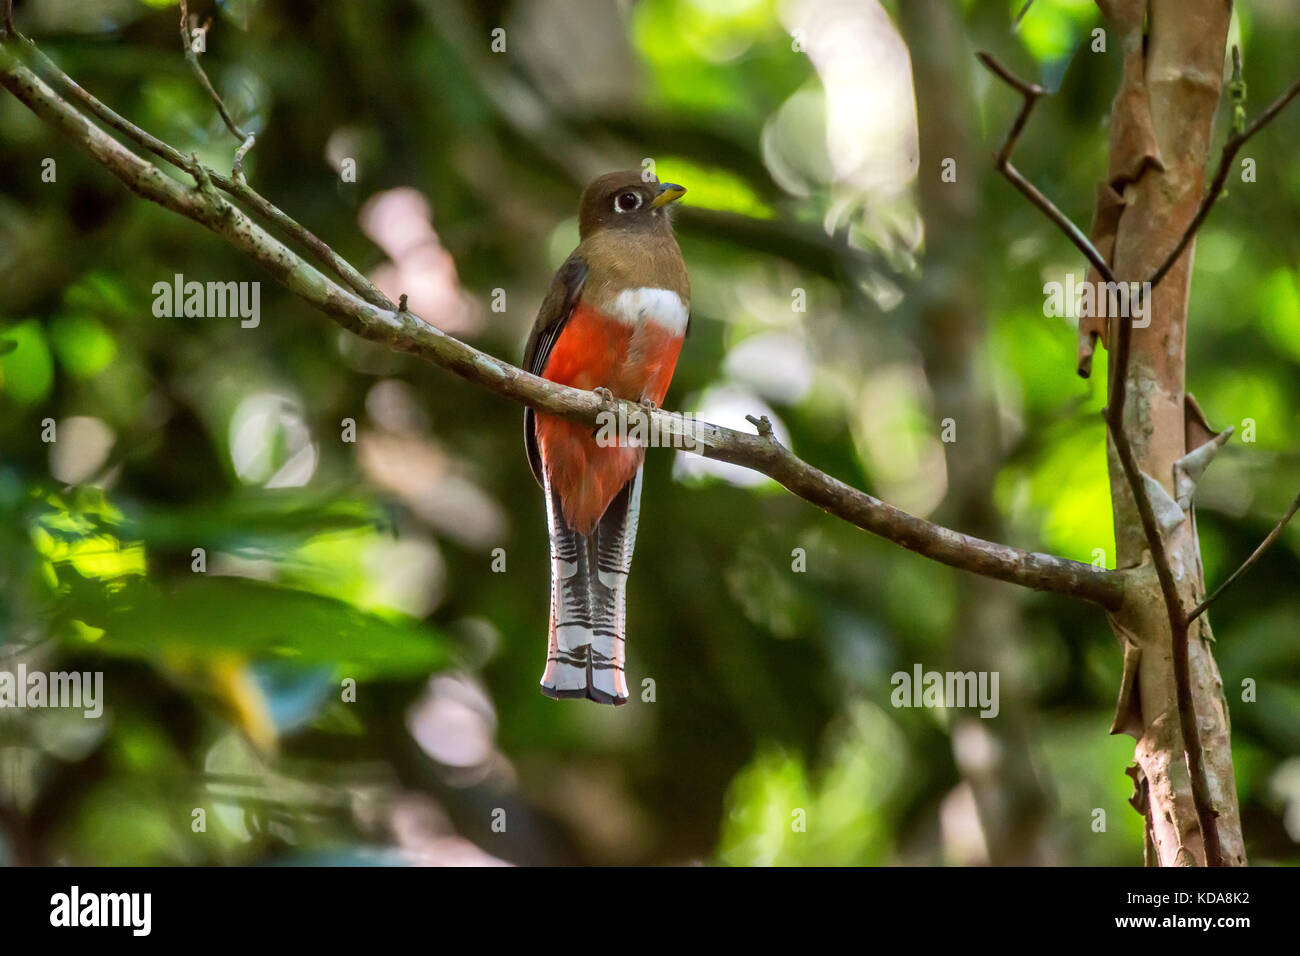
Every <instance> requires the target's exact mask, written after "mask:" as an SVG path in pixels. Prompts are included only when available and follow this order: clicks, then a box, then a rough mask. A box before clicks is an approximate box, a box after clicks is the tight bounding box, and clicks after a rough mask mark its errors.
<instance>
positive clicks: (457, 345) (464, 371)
mask: <svg viewBox="0 0 1300 956" xmlns="http://www.w3.org/2000/svg"><path fill="white" fill-rule="evenodd" d="M14 46H15V44H10V43H6V42H0V84H2V85H3V86H5V87H6V88H7V89H8V90H9V91H10V92H11V93H13V95H14V96H16V97H17V98H18V99H19V100H20V101H22V102H23V103H24V104H26V105H27V107H28V108H30V109H31V110H32V111H33V112H34V113H36V115H37V116H39V117H40V118H41V119H43V120H44V121H46V122H47V123H48V124H49V125H51V126H52V127H54V128H55V129H57V130H58V131H59V132H60V133H61V134H62V135H64V136H65V137H66V138H68V139H69V140H71V141H72V142H73V143H74V144H76V145H77V146H79V147H80V148H81V149H83V150H85V151H86V152H88V153H89V154H90V155H91V156H92V157H93V158H94V159H95V160H96V161H97V162H98V163H99V164H100V165H101V166H103V167H104V168H105V169H106V170H108V171H109V172H110V173H112V174H113V175H114V176H116V177H117V178H118V179H119V180H121V181H122V183H123V184H125V185H126V187H127V188H128V189H130V190H131V191H132V192H134V193H136V194H137V195H140V196H142V197H143V198H145V199H148V200H150V201H152V202H156V203H158V204H159V205H162V206H164V207H165V208H167V209H169V210H171V211H172V212H175V213H177V214H178V215H181V216H184V217H186V218H188V219H191V220H193V221H195V222H197V223H199V224H201V225H203V226H206V227H207V228H208V229H210V230H212V231H213V232H215V233H217V234H218V235H220V236H222V237H223V238H224V239H226V240H227V242H229V243H230V244H231V245H232V246H233V247H234V248H236V249H238V250H239V251H240V252H242V253H243V254H245V255H246V256H248V257H249V258H250V259H252V260H253V261H255V262H256V263H258V264H259V265H260V266H262V267H263V268H264V269H266V270H267V271H269V272H270V273H271V275H272V276H274V277H275V278H276V279H277V280H278V281H279V282H281V283H282V284H283V285H284V286H285V287H287V288H288V289H289V290H290V291H292V292H293V293H295V294H296V295H298V296H299V297H300V298H302V299H304V300H305V301H307V302H308V303H310V304H311V305H313V306H315V307H316V308H317V309H319V310H321V311H322V312H324V313H325V314H327V315H328V316H330V317H331V318H332V319H334V320H335V321H336V322H338V323H339V324H340V325H342V326H343V327H344V328H347V329H349V330H350V331H352V332H354V333H356V334H358V335H360V336H362V337H364V338H368V339H371V340H374V341H378V342H382V343H385V344H387V345H388V346H390V347H392V348H394V349H396V350H400V351H404V352H408V353H410V354H412V355H415V356H417V357H419V358H421V359H424V360H426V361H428V362H431V363H433V364H434V365H438V366H440V367H442V368H444V369H447V370H448V371H451V372H453V373H455V374H456V375H458V376H460V377H461V378H463V379H466V380H467V381H470V382H473V383H475V384H478V385H480V386H482V387H485V388H487V389H489V390H490V391H493V392H496V393H497V394H499V395H502V396H504V397H506V398H509V399H512V400H514V401H516V402H520V403H522V404H525V405H528V406H530V407H532V408H534V409H537V410H538V411H544V412H548V413H551V414H554V415H558V416H560V417H563V418H565V419H568V420H571V421H576V422H581V423H583V424H586V425H589V426H593V427H594V426H595V425H596V424H597V423H598V415H599V413H600V412H601V411H602V410H606V411H607V410H608V409H607V408H606V405H605V403H604V402H602V400H601V399H600V398H599V397H598V396H596V395H595V394H593V393H591V392H584V391H580V390H578V389H574V388H569V387H567V386H563V385H558V384H556V383H554V382H550V381H547V380H545V379H542V378H539V377H537V376H535V375H531V374H529V373H528V372H525V371H523V370H522V369H519V368H516V367H515V366H513V365H510V364H508V363H506V362H503V361H501V360H499V359H496V358H494V357H492V356H490V355H487V354H486V353H484V352H480V351H479V350H478V349H475V348H473V347H472V346H470V345H467V344H465V343H463V342H460V341H458V340H457V339H455V338H453V337H451V336H449V335H447V334H445V333H444V332H442V331H441V330H439V329H437V328H436V327H434V326H433V325H431V324H429V323H428V322H426V321H424V320H423V319H421V318H420V317H419V316H417V315H415V314H414V313H412V312H409V311H406V310H401V309H395V308H393V306H392V303H391V302H389V303H387V305H379V304H376V303H374V302H371V301H368V300H367V298H363V297H361V296H360V295H359V294H358V293H356V292H353V291H350V290H349V289H346V288H344V287H342V286H341V285H339V284H338V283H336V282H335V281H334V280H332V279H330V278H329V277H328V276H326V275H324V274H322V273H321V272H320V271H318V270H317V269H316V268H315V267H313V266H312V265H311V264H309V263H308V262H306V261H304V260H303V259H301V258H300V257H299V256H298V255H297V254H296V253H294V252H293V251H292V250H291V249H289V248H288V247H287V246H286V245H285V244H284V243H283V242H281V241H280V240H279V239H277V238H276V237H275V236H274V235H272V234H270V233H269V232H267V231H266V230H264V229H263V228H262V227H261V226H259V225H258V224H257V223H256V222H254V221H253V220H252V219H250V218H249V217H248V216H247V214H246V213H245V212H244V211H243V210H242V209H241V208H240V207H239V206H238V205H236V204H233V203H231V202H229V201H227V200H226V199H225V198H223V197H222V195H221V193H220V192H218V188H221V189H224V190H225V191H226V192H227V193H230V194H233V195H236V196H239V197H240V198H245V199H249V198H250V197H252V196H257V194H256V193H255V192H254V191H252V190H251V189H250V188H249V187H247V186H246V185H245V186H244V187H243V188H242V189H241V188H239V186H238V184H233V183H232V184H229V186H227V185H226V184H223V182H222V179H221V177H219V176H217V175H216V174H215V173H213V172H212V171H211V170H208V169H207V168H206V167H204V166H203V165H202V164H200V163H199V162H198V161H197V160H196V159H193V158H186V157H184V156H183V155H182V154H181V153H180V152H179V151H178V150H175V149H174V148H172V147H170V146H167V145H166V144H163V143H161V141H158V140H156V139H154V138H153V137H150V136H148V134H145V133H144V132H143V131H141V130H138V129H137V128H135V127H133V126H131V125H130V124H128V123H127V122H126V121H125V120H123V119H122V118H121V117H119V116H117V114H115V113H112V111H110V110H108V109H107V107H104V106H103V105H102V104H99V106H98V107H96V106H93V105H91V103H97V102H98V101H95V100H94V99H93V97H89V94H85V93H84V91H82V92H81V93H80V94H76V95H74V97H73V98H74V99H75V100H76V101H78V102H80V103H82V104H83V105H84V106H86V107H87V108H88V109H89V111H90V112H92V113H93V114H94V115H96V116H99V117H100V118H101V119H104V120H105V122H107V123H108V125H110V126H111V127H112V128H114V129H117V130H118V131H119V132H122V133H124V134H125V135H127V136H128V137H129V138H131V139H132V140H133V141H135V142H137V143H141V144H146V143H147V144H148V146H147V148H148V149H150V151H152V152H154V153H155V154H157V155H160V156H162V157H163V158H165V159H167V161H168V162H172V163H173V164H175V165H177V166H178V167H180V168H182V169H185V170H186V171H188V172H190V173H191V175H193V176H194V177H195V180H196V182H197V186H196V187H189V186H186V185H184V184H182V183H180V182H178V181H177V180H175V179H173V178H172V177H170V176H168V175H166V174H165V173H163V172H162V171H161V170H160V169H158V168H157V167H156V166H155V165H153V164H152V163H150V162H148V161H146V160H144V159H143V158H141V157H139V156H137V155H136V154H135V153H133V152H132V151H131V150H129V149H127V148H126V147H125V146H123V145H122V144H121V143H120V142H119V141H118V140H117V139H115V138H114V137H113V136H111V135H109V134H108V133H107V132H106V131H104V130H103V129H101V128H100V127H98V126H96V125H95V124H94V123H92V122H91V121H90V120H89V119H88V118H87V117H86V116H85V115H84V114H83V113H82V112H81V111H79V110H78V109H77V108H76V107H75V106H74V105H72V103H70V102H68V101H67V100H66V99H64V98H63V97H61V96H60V95H59V94H58V93H56V92H55V90H54V89H51V87H50V86H49V85H47V83H46V82H45V81H44V80H43V79H42V78H41V77H39V76H37V75H36V74H35V73H34V72H33V71H32V70H31V69H30V68H29V67H28V66H27V65H25V64H24V63H23V62H21V60H20V59H19V58H18V57H17V56H15V55H14ZM46 62H47V63H48V61H46ZM52 66H53V65H52V64H50V65H49V68H52ZM54 72H55V73H59V71H57V69H56V70H55V71H54ZM54 82H55V83H56V85H58V86H59V87H60V88H63V89H69V90H73V89H75V90H79V89H80V88H79V87H76V85H75V84H73V83H72V81H71V80H68V79H67V78H66V77H63V78H62V79H61V80H60V79H54ZM105 116H111V117H113V118H114V119H105ZM258 198H259V199H260V197H258ZM250 201H252V200H251V199H250ZM262 202H263V203H265V200H262ZM266 205H267V206H269V203H267V204H266ZM271 208H274V207H271ZM277 212H278V211H277ZM281 215H283V214H281ZM284 219H286V220H288V217H284ZM288 222H290V223H292V220H288ZM277 224H279V222H277ZM293 225H295V226H296V224H293ZM298 228H299V229H301V227H298ZM290 231H291V232H292V230H290ZM321 245H324V244H323V243H322V244H321ZM325 249H326V250H328V247H325ZM325 258H326V259H327V261H329V262H330V263H331V264H334V263H336V262H342V260H341V259H340V258H339V257H337V255H335V254H333V253H332V252H330V254H329V256H328V257H325ZM349 268H350V267H349ZM335 271H339V270H338V269H337V268H336V270H335ZM354 271H355V270H354ZM385 301H387V300H385ZM618 404H619V411H620V413H621V414H623V415H625V416H627V417H628V420H630V421H633V420H636V416H638V415H645V414H649V415H650V416H651V418H652V425H653V426H654V427H655V428H657V429H659V434H660V435H661V436H664V440H663V442H661V443H663V444H672V445H673V446H674V447H685V449H686V450H689V451H693V452H695V453H697V454H701V455H703V456H705V457H708V458H715V459H718V460H720V461H727V462H731V463H732V464H736V465H740V466H742V467H745V468H749V469H751V470H753V471H756V472H759V473H760V474H764V475H767V476H768V477H770V478H772V479H773V480H775V481H777V482H779V483H780V484H781V485H782V486H784V487H785V488H787V489H788V490H789V491H791V492H792V493H793V494H795V495H797V496H799V497H801V498H803V499H804V500H806V501H809V502H811V503H812V504H815V505H817V506H818V507H820V508H822V509H823V510H824V511H826V512H827V513H829V514H831V515H834V516H836V517H839V518H842V519H843V520H845V521H847V522H849V523H851V524H853V525H855V526H856V527H859V528H862V529H863V530H866V531H869V532H871V533H873V534H877V535H880V536H881V537H885V538H888V539H889V540H891V541H894V542H895V543H897V544H899V545H901V546H903V547H905V548H908V549H909V550H912V551H915V552H917V553H918V554H921V555H923V556H925V557H928V558H931V559H933V560H936V561H940V562H942V563H944V564H948V565H950V566H952V567H956V568H960V569H963V570H967V571H971V572H973V573H976V574H981V575H984V576H987V577H992V578H996V579H998V580H1002V581H1007V582H1010V583H1014V584H1019V585H1022V586H1024V587H1030V588H1035V589H1038V590H1045V591H1052V592H1055V593H1059V594H1066V595H1070V596H1072V597H1075V598H1079V599H1081V600H1086V601H1090V602H1092V603H1095V604H1098V605H1101V606H1102V607H1105V608H1107V609H1111V610H1114V609H1116V608H1118V607H1119V605H1120V604H1121V603H1122V601H1123V589H1124V583H1125V576H1124V575H1123V574H1121V573H1119V572H1114V571H1107V570H1105V569H1103V568H1096V567H1093V566H1092V565H1089V564H1083V563H1081V562H1077V561H1070V560H1067V559H1064V558H1059V557H1054V556H1052V555H1047V554H1039V553H1035V552H1029V551H1024V550H1021V549H1018V548H1012V547H1009V546H1007V545H1002V544H996V543H994V542H989V541H984V540H982V539H979V538H976V537H972V536H970V535H965V534H962V533H960V532H957V531H953V530H950V529H948V528H944V527H941V526H939V525H936V524H933V523H931V522H929V521H926V520H924V519H922V518H918V517H916V516H914V515H911V514H908V513H906V512H904V511H901V510H899V509H898V508H895V507H893V506H892V505H889V504H887V503H885V502H882V501H880V500H878V499H876V498H874V497H872V496H871V495H868V494H866V493H864V492H862V491H859V490H857V489H855V488H852V487H850V486H849V485H846V484H845V483H843V482H841V481H839V480H837V479H835V478H832V477H831V476H829V475H826V474H824V473H823V472H821V471H819V470H817V469H816V468H814V467H812V466H811V465H809V464H808V463H807V462H804V461H802V460H801V459H799V458H798V457H796V456H795V455H794V454H793V453H791V452H790V451H789V450H788V449H786V448H784V447H783V446H782V445H781V444H780V443H779V442H777V441H776V440H775V438H773V437H772V436H770V435H750V434H744V433H741V432H737V431H733V430H731V429H728V428H722V427H719V426H717V425H712V424H709V423H707V422H698V421H695V420H693V419H689V418H686V417H683V416H681V415H678V414H674V413H669V412H664V411H660V410H655V411H653V412H647V411H646V410H645V409H643V408H642V407H641V406H639V405H636V404H635V403H632V402H619V403H618Z"/></svg>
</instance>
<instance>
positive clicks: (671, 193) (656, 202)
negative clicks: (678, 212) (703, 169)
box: [650, 183, 686, 209]
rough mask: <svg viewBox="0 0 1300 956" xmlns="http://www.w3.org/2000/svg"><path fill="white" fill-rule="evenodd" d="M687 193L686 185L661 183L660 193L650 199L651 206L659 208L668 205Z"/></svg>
mask: <svg viewBox="0 0 1300 956" xmlns="http://www.w3.org/2000/svg"><path fill="white" fill-rule="evenodd" d="M685 195H686V187H685V186H678V185H677V184H676V183H660V184H659V195H658V196H655V198H654V199H652V200H650V208H651V209H658V208H659V207H660V206H666V205H668V204H669V203H670V202H676V201H677V200H679V199H681V198H682V197H683V196H685Z"/></svg>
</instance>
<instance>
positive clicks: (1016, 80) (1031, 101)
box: [976, 53, 1115, 282]
mask: <svg viewBox="0 0 1300 956" xmlns="http://www.w3.org/2000/svg"><path fill="white" fill-rule="evenodd" d="M976 56H977V57H978V58H979V61H980V62H981V63H983V64H984V66H985V67H987V68H988V70H989V72H991V73H993V74H994V75H996V76H997V77H998V78H999V79H1001V80H1002V81H1003V82H1004V83H1006V84H1007V85H1008V86H1010V87H1012V88H1013V89H1015V90H1017V91H1019V93H1020V95H1021V96H1023V97H1024V102H1023V103H1022V104H1021V106H1020V112H1019V113H1017V114H1016V118H1015V121H1014V122H1013V123H1012V124H1011V129H1009V130H1008V131H1007V137H1006V139H1005V140H1003V142H1002V148H1001V149H1000V150H998V153H997V155H996V156H995V157H994V158H993V166H994V168H995V169H997V171H998V172H1000V173H1001V174H1002V175H1003V176H1005V177H1006V178H1007V179H1009V180H1010V181H1011V184H1012V185H1013V186H1015V187H1016V188H1017V189H1019V190H1020V191H1021V192H1022V193H1023V194H1024V196H1025V198H1026V199H1028V200H1029V201H1030V202H1031V203H1033V204H1034V205H1035V206H1037V207H1038V208H1039V209H1040V210H1042V213H1043V215H1045V216H1046V217H1047V218H1048V219H1050V220H1052V222H1054V223H1056V225H1057V227H1058V228H1059V229H1060V230H1061V231H1062V232H1063V233H1065V235H1066V238H1068V239H1069V240H1070V241H1071V242H1072V243H1074V245H1075V247H1076V248H1077V249H1078V250H1079V251H1080V252H1082V253H1083V254H1084V256H1085V257H1086V258H1087V260H1088V261H1089V262H1091V263H1092V264H1093V266H1094V267H1095V268H1096V269H1097V271H1098V272H1100V273H1101V275H1102V278H1104V279H1105V280H1106V281H1107V282H1114V281H1115V273H1113V272H1111V269H1110V263H1109V262H1107V261H1106V259H1105V257H1104V256H1102V254H1101V253H1100V252H1098V251H1097V247H1096V246H1094V245H1093V244H1092V240H1091V239H1089V238H1088V236H1087V235H1086V234H1085V233H1084V231H1083V230H1082V229H1080V228H1079V227H1078V226H1076V225H1075V224H1074V223H1073V222H1071V221H1070V217H1069V216H1067V215H1066V214H1065V213H1063V212H1061V210H1060V209H1058V208H1056V206H1055V204H1053V202H1052V201H1051V200H1050V199H1048V198H1047V197H1046V196H1044V195H1043V194H1042V193H1041V192H1040V191H1039V189H1038V187H1037V186H1035V185H1034V184H1033V183H1031V182H1030V181H1029V180H1027V179H1026V178H1025V177H1024V176H1022V175H1021V174H1020V170H1018V169H1016V167H1015V166H1013V165H1011V154H1012V152H1013V151H1014V150H1015V148H1016V142H1017V141H1018V140H1019V139H1020V134H1021V132H1022V131H1023V130H1024V128H1025V124H1026V123H1027V122H1029V114H1030V113H1032V112H1033V111H1034V106H1035V104H1037V102H1038V98H1039V97H1040V96H1045V95H1046V94H1047V91H1046V90H1045V89H1043V88H1042V87H1041V86H1038V85H1037V84H1036V83H1026V82H1025V81H1024V80H1022V79H1020V77H1018V76H1016V75H1015V74H1014V73H1012V72H1011V71H1010V70H1008V69H1007V68H1006V67H1005V66H1003V65H1002V64H1001V63H1000V62H998V59H997V57H995V56H994V55H993V54H992V53H978V54H976Z"/></svg>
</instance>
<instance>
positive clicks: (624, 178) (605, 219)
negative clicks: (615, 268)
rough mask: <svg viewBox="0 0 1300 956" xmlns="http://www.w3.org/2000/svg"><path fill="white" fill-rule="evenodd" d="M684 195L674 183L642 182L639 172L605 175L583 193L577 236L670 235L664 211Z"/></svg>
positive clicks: (670, 229)
mask: <svg viewBox="0 0 1300 956" xmlns="http://www.w3.org/2000/svg"><path fill="white" fill-rule="evenodd" d="M685 194H686V190H685V189H683V188H682V187H681V186H678V185H677V184H676V183H661V182H660V181H659V180H658V179H656V178H654V177H653V176H652V177H650V179H648V180H647V179H643V178H642V174H641V173H640V172H639V171H638V170H634V169H633V170H625V171H623V172H617V173H606V174H605V175H604V176H601V177H600V178H599V179H596V180H594V181H593V182H592V183H591V184H590V185H589V186H588V187H587V188H586V189H584V190H583V191H582V201H581V202H580V203H579V204H578V235H579V236H580V237H581V238H583V239H586V238H587V237H588V236H590V235H592V234H594V233H596V232H598V231H600V230H602V229H620V230H622V229H627V230H631V231H635V232H643V231H644V232H663V233H669V234H671V232H672V225H671V223H669V221H668V210H667V208H666V207H667V206H668V205H669V204H670V203H673V202H676V201H677V200H678V199H681V198H682V196H684V195H685Z"/></svg>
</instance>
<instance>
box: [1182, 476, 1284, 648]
mask: <svg viewBox="0 0 1300 956" xmlns="http://www.w3.org/2000/svg"><path fill="white" fill-rule="evenodd" d="M1296 511H1300V495H1296V496H1295V501H1293V502H1291V507H1290V508H1288V509H1287V511H1286V514H1284V515H1283V516H1282V520H1280V521H1279V522H1278V523H1277V524H1276V525H1275V526H1274V528H1273V530H1272V531H1270V532H1269V533H1268V537H1266V538H1265V539H1264V540H1263V541H1261V542H1260V543H1259V547H1258V548H1256V549H1255V550H1254V551H1253V552H1252V553H1251V555H1250V557H1249V558H1247V559H1246V560H1245V561H1243V562H1242V564H1241V567H1239V568H1237V570H1236V571H1233V572H1232V573H1231V574H1230V575H1228V580H1226V581H1224V582H1223V583H1222V584H1220V585H1219V586H1218V587H1217V588H1215V589H1214V593H1213V594H1211V595H1210V596H1209V597H1207V598H1206V599H1205V600H1204V601H1202V602H1201V603H1200V604H1198V605H1196V609H1195V610H1193V611H1192V613H1191V614H1189V615H1187V623H1188V624H1191V623H1192V621H1194V620H1196V619H1197V618H1198V617H1200V616H1201V615H1202V614H1204V613H1205V612H1206V611H1207V610H1208V609H1209V607H1210V605H1211V604H1213V603H1214V602H1215V601H1217V600H1218V599H1219V598H1220V597H1222V596H1223V592H1224V591H1226V590H1228V588H1230V587H1232V584H1233V582H1234V581H1236V580H1237V578H1239V577H1241V576H1242V575H1243V574H1245V573H1246V572H1247V571H1248V570H1249V569H1250V566H1251V565H1252V564H1254V563H1255V562H1256V561H1258V560H1259V559H1260V558H1261V557H1262V556H1263V554H1264V552H1265V551H1267V550H1268V549H1269V548H1270V547H1272V546H1273V542H1274V541H1276V540H1277V539H1278V538H1280V537H1281V536H1282V530H1283V529H1284V528H1285V527H1286V526H1287V522H1289V521H1290V520H1291V519H1292V518H1293V517H1295V513H1296Z"/></svg>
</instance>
